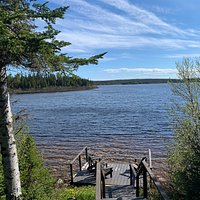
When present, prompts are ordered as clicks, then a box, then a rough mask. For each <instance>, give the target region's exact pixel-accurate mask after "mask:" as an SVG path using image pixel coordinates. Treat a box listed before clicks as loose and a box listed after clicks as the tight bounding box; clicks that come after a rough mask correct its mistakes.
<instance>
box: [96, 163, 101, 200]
mask: <svg viewBox="0 0 200 200" xmlns="http://www.w3.org/2000/svg"><path fill="white" fill-rule="evenodd" d="M101 191H102V187H101V165H100V162H98V163H97V167H96V200H100V199H101Z"/></svg>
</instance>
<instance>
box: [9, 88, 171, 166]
mask: <svg viewBox="0 0 200 200" xmlns="http://www.w3.org/2000/svg"><path fill="white" fill-rule="evenodd" d="M11 99H12V102H14V101H17V103H16V102H15V103H13V107H12V109H13V111H14V113H16V112H18V111H20V110H22V109H26V110H27V113H28V114H29V119H28V121H27V123H28V126H29V128H30V132H31V135H33V136H34V138H35V139H36V143H37V145H38V147H39V149H40V150H41V151H42V152H43V154H44V158H45V161H46V164H47V165H48V166H50V167H52V168H59V167H61V166H64V164H65V163H66V162H67V161H69V160H72V159H73V158H74V156H75V155H76V153H78V152H79V151H80V150H81V149H82V148H83V147H84V146H88V147H89V148H90V149H91V151H92V152H93V153H95V154H96V155H98V156H101V155H102V156H104V157H106V158H108V159H115V160H129V159H133V158H141V156H143V155H144V154H146V153H147V151H148V149H149V148H151V150H152V157H153V159H162V158H164V157H165V156H166V147H167V144H168V143H169V142H170V141H171V139H172V135H173V134H172V131H171V129H170V123H171V121H170V113H169V108H170V104H171V99H172V93H171V91H170V87H169V85H167V84H148V85H145V84H140V85H113V86H99V88H97V89H94V90H87V91H74V92H61V93H40V94H21V95H13V96H12V97H11Z"/></svg>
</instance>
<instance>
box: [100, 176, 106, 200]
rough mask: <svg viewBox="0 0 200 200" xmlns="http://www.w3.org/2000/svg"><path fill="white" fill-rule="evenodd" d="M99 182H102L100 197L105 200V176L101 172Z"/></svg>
mask: <svg viewBox="0 0 200 200" xmlns="http://www.w3.org/2000/svg"><path fill="white" fill-rule="evenodd" d="M101 180H102V197H103V198H106V183H105V176H104V175H103V173H102V172H101Z"/></svg>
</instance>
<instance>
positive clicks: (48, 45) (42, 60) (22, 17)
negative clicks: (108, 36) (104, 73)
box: [0, 0, 105, 74]
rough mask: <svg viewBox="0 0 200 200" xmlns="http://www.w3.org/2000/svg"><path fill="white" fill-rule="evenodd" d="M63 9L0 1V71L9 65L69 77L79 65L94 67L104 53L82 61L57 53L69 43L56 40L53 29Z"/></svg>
mask: <svg viewBox="0 0 200 200" xmlns="http://www.w3.org/2000/svg"><path fill="white" fill-rule="evenodd" d="M67 9H68V7H59V8H55V9H51V8H50V7H49V5H48V2H46V3H41V1H38V2H37V0H14V1H13V0H6V1H0V13H1V15H0V44H1V45H0V67H5V66H8V65H12V66H15V67H19V66H22V67H26V68H28V69H31V70H45V71H49V70H52V71H65V72H66V73H69V74H71V73H72V72H73V70H76V69H77V68H78V66H80V65H88V64H97V63H98V59H99V58H102V57H103V55H104V54H105V53H103V54H99V55H96V56H92V57H90V58H88V59H86V58H73V57H70V56H68V55H67V54H64V53H62V52H61V49H62V48H63V47H66V46H68V45H70V43H69V42H65V41H59V40H57V39H56V36H57V35H58V34H59V33H60V31H58V30H56V29H55V28H54V27H53V25H54V24H55V23H56V20H57V19H62V18H64V14H65V12H66V10H67ZM37 24H39V25H38V26H37ZM42 24H44V25H43V26H42Z"/></svg>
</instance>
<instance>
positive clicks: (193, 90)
mask: <svg viewBox="0 0 200 200" xmlns="http://www.w3.org/2000/svg"><path fill="white" fill-rule="evenodd" d="M177 69H178V76H179V78H180V82H179V83H176V84H173V88H172V89H173V92H174V94H176V95H178V96H179V100H178V102H176V103H175V104H174V105H175V106H174V109H173V114H174V115H173V116H174V120H175V126H174V132H175V143H174V144H173V146H171V148H170V151H169V158H168V160H169V166H170V170H169V175H170V177H171V181H172V184H173V187H174V189H175V191H176V192H177V195H178V197H177V196H175V197H174V198H175V199H177V198H178V199H188V200H189V199H193V200H197V199H199V197H200V190H199V186H200V102H199V101H200V82H199V78H200V76H199V72H200V63H199V61H198V60H195V61H194V60H190V59H184V60H183V62H182V63H178V64H177Z"/></svg>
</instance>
